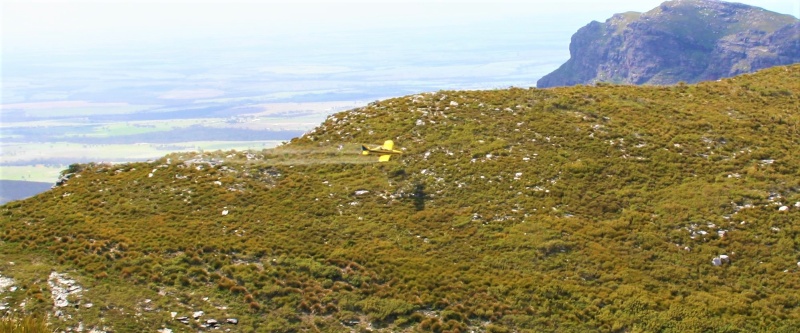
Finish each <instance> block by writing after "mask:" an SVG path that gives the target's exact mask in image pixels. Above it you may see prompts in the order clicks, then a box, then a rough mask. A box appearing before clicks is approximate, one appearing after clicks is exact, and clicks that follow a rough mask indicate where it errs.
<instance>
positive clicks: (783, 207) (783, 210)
mask: <svg viewBox="0 0 800 333" xmlns="http://www.w3.org/2000/svg"><path fill="white" fill-rule="evenodd" d="M787 210H789V206H780V207H779V208H778V211H779V212H785V211H787Z"/></svg>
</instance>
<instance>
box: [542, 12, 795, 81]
mask: <svg viewBox="0 0 800 333" xmlns="http://www.w3.org/2000/svg"><path fill="white" fill-rule="evenodd" d="M796 62H800V20H798V19H796V18H794V17H792V16H790V15H783V14H778V13H774V12H770V11H767V10H764V9H761V8H758V7H752V6H748V5H743V4H736V3H727V2H721V1H712V0H675V1H667V2H665V3H663V4H661V5H660V6H659V7H658V8H655V9H653V10H650V11H648V12H646V13H636V12H628V13H622V14H616V15H614V16H613V17H611V18H610V19H608V20H606V22H605V23H600V22H596V21H594V22H591V23H589V24H588V25H586V26H585V27H583V28H581V29H579V30H578V32H577V33H575V35H573V36H572V40H571V43H570V59H569V60H568V61H567V62H566V63H564V64H563V65H562V66H561V67H560V68H558V69H557V70H556V71H554V72H552V73H550V74H548V75H546V76H544V77H543V78H541V79H540V80H539V81H538V82H537V86H538V87H540V88H546V87H553V86H570V85H575V84H590V83H595V82H614V83H627V84H673V83H677V82H679V81H685V82H690V83H692V82H698V81H704V80H716V79H719V78H723V77H730V76H734V75H738V74H742V73H748V72H753V71H756V70H758V69H762V68H767V67H772V66H778V65H786V64H792V63H796Z"/></svg>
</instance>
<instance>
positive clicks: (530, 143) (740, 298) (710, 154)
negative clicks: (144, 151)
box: [0, 65, 800, 332]
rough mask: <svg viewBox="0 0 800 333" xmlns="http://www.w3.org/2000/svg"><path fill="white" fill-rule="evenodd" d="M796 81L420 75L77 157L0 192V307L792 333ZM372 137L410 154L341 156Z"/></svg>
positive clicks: (97, 319)
mask: <svg viewBox="0 0 800 333" xmlns="http://www.w3.org/2000/svg"><path fill="white" fill-rule="evenodd" d="M798 92H800V65H795V66H790V67H775V68H771V69H768V70H764V71H761V72H759V73H756V74H749V75H743V76H738V77H735V78H731V79H726V80H722V81H720V82H707V83H701V84H698V85H678V86H672V87H635V86H615V85H600V86H597V87H569V88H556V89H547V90H541V89H517V88H514V89H506V90H492V91H439V92H436V93H428V94H420V95H414V96H406V97H400V98H393V99H388V100H384V101H380V102H375V103H372V104H370V105H369V106H366V107H364V108H359V109H354V110H350V111H347V112H342V113H338V114H335V115H333V116H331V117H329V118H328V119H327V120H326V121H325V122H324V123H323V124H322V125H321V126H319V127H318V128H317V129H316V130H315V131H313V132H311V133H307V134H306V135H305V136H303V137H300V138H297V139H294V140H292V142H291V143H289V144H287V145H285V146H282V147H280V148H277V149H274V150H265V151H259V152H255V151H254V152H205V153H200V154H173V155H169V156H165V157H164V158H162V159H159V160H157V161H152V162H147V163H131V164H123V165H100V164H90V165H74V166H72V168H71V170H69V171H70V172H71V173H74V175H72V176H71V178H70V179H69V180H68V181H67V182H66V183H65V184H63V185H62V186H59V187H57V188H55V189H53V190H51V191H48V192H46V193H43V194H40V195H38V196H35V197H33V198H29V199H26V200H22V201H16V202H12V203H9V204H6V205H4V206H2V207H0V275H2V277H3V278H0V281H2V282H3V287H2V290H3V297H6V298H4V301H3V302H4V304H3V307H4V308H6V309H10V310H7V311H13V312H16V313H19V312H27V313H40V314H41V313H50V314H51V316H52V317H51V321H52V322H53V323H54V325H57V326H58V327H60V329H66V328H77V327H79V326H80V327H83V328H84V329H86V330H88V329H91V328H94V329H97V330H102V331H110V330H113V331H115V332H128V331H131V332H133V331H139V332H140V331H155V330H157V329H162V328H168V329H170V330H172V331H173V332H196V331H201V330H206V329H208V330H210V329H212V328H213V327H220V328H222V329H230V330H231V331H234V332H300V331H314V332H347V331H353V330H355V331H363V330H380V331H385V332H396V331H409V332H411V331H435V332H443V331H450V332H455V331H458V332H468V331H478V332H510V331H518V332H542V331H550V332H570V331H574V332H586V331H605V332H608V331H617V332H642V331H647V332H650V331H664V332H701V331H702V332H706V331H720V332H756V331H770V332H775V331H781V330H783V331H787V332H788V331H797V330H798V329H800V312H798V311H797V304H799V303H798V300H800V268H799V267H798V260H800V256H799V254H798V240H800V239H798V235H800V226H798V225H797V223H796V221H797V220H798V219H799V218H800V208H798V207H799V206H800V204H797V202H800V177H798V175H800V156H798V154H797V150H796V147H797V144H798V141H800V132H799V131H800V127H798V125H800V114H799V111H800V95H798ZM385 139H393V140H394V141H395V147H396V148H402V149H404V151H405V154H404V155H402V156H401V157H400V158H397V159H393V161H391V162H389V163H376V159H377V158H376V157H373V156H360V155H359V152H358V150H357V149H358V147H359V144H361V143H367V144H368V143H375V144H379V143H382V142H383V140H385ZM717 264H719V265H717ZM9 281H10V282H9ZM200 311H202V312H200Z"/></svg>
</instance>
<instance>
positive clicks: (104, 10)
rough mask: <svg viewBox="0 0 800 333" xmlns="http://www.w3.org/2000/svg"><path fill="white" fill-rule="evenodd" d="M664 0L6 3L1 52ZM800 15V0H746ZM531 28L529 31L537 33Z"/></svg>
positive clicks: (557, 14) (594, 16) (488, 19)
mask: <svg viewBox="0 0 800 333" xmlns="http://www.w3.org/2000/svg"><path fill="white" fill-rule="evenodd" d="M661 2H663V1H661V0H635V1H633V0H608V1H594V0H591V1H590V0H539V1H527V0H517V1H515V0H492V1H489V0H473V1H463V0H462V1H458V0H428V1H423V0H410V1H381V0H371V1H321V0H317V1H304V0H300V1H288V0H249V1H248V0H245V1H242V0H239V1H222V0H210V1H209V0H206V1H202V0H159V1H150V0H102V1H67V0H61V1H58V0H55V1H54V0H49V1H40V0H2V2H0V3H1V4H2V8H1V9H0V10H2V53H3V54H4V55H9V54H11V55H13V54H16V53H19V52H23V51H41V50H43V49H44V50H46V49H51V50H53V49H55V48H62V49H63V48H66V49H73V48H76V49H81V48H84V47H98V46H106V45H109V46H111V45H128V46H134V47H135V46H136V45H138V44H139V43H148V44H150V43H159V42H166V43H169V42H172V41H175V40H198V39H200V40H202V39H204V38H241V37H247V36H269V35H279V36H297V35H303V34H310V33H318V32H324V33H328V32H343V33H345V32H350V33H355V32H363V31H371V30H375V29H393V28H426V27H430V28H433V29H435V28H436V27H442V26H459V25H475V24H502V23H504V22H506V23H507V22H520V24H530V26H537V25H538V26H541V29H556V30H559V31H573V32H574V31H575V30H577V29H578V28H579V27H581V26H583V25H585V24H587V23H588V22H590V21H591V20H597V21H604V20H605V19H607V18H609V17H610V16H611V15H612V14H614V13H619V12H625V11H647V10H650V9H652V8H655V7H656V6H658V5H659V4H660V3H661ZM741 2H743V3H748V4H752V5H756V6H760V7H763V8H766V9H768V10H772V11H776V12H780V13H784V14H791V15H794V16H796V17H800V1H798V0H758V1H755V0H748V1H741ZM530 26H529V27H528V28H530Z"/></svg>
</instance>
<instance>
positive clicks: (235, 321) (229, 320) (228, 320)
mask: <svg viewBox="0 0 800 333" xmlns="http://www.w3.org/2000/svg"><path fill="white" fill-rule="evenodd" d="M797 265H798V266H800V262H798V263H797ZM225 322H226V323H228V324H232V325H236V324H239V319H236V318H228V319H226V320H225Z"/></svg>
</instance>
